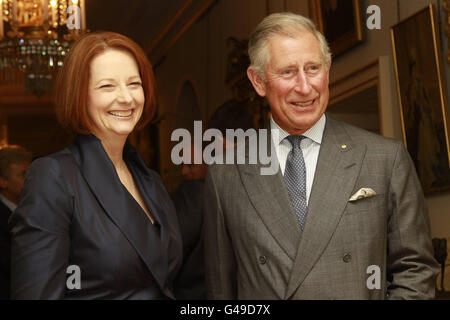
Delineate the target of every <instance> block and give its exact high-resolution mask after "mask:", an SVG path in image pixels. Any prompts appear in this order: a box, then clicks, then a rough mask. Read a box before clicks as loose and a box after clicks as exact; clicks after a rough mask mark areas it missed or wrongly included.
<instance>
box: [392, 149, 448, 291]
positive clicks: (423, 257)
mask: <svg viewBox="0 0 450 320" xmlns="http://www.w3.org/2000/svg"><path fill="white" fill-rule="evenodd" d="M389 197H390V213H391V214H390V217H389V222H388V259H387V272H388V280H390V285H389V286H388V288H387V296H388V298H389V299H430V298H433V297H434V290H435V278H436V275H437V273H438V272H439V268H438V264H437V262H436V261H435V259H434V257H433V247H432V243H431V237H430V223H429V218H428V212H427V208H426V203H425V199H424V196H423V193H422V188H421V185H420V182H419V179H418V177H417V174H416V171H415V169H414V164H413V162H412V160H411V158H410V156H409V154H408V153H407V151H406V150H405V148H404V147H403V145H402V144H401V143H399V145H398V148H397V155H396V159H395V161H394V166H393V170H392V177H391V184H390V191H389Z"/></svg>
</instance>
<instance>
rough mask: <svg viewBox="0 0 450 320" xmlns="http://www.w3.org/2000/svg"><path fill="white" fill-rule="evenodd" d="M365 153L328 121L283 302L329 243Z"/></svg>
mask: <svg viewBox="0 0 450 320" xmlns="http://www.w3.org/2000/svg"><path fill="white" fill-rule="evenodd" d="M365 152H366V147H365V146H361V145H356V144H354V143H353V142H352V140H351V137H350V136H349V135H348V134H347V133H346V131H345V130H344V129H343V128H342V127H341V126H340V125H339V124H338V123H337V122H336V121H334V120H333V119H331V118H329V117H327V123H326V126H325V131H324V136H323V140H322V145H321V147H320V152H319V157H318V160H317V167H316V172H315V175H314V183H313V187H312V190H311V196H310V200H309V204H308V215H307V219H306V224H305V227H304V230H303V233H302V235H301V240H300V243H299V246H298V251H297V256H296V258H295V263H294V267H293V269H292V274H291V278H290V280H289V283H288V287H287V290H286V297H285V298H286V299H289V297H291V296H292V295H293V294H294V293H295V291H296V290H297V288H298V287H299V286H300V285H301V283H302V282H303V280H304V279H305V277H306V276H307V275H308V273H309V272H310V271H311V269H312V268H313V266H314V264H315V263H316V262H317V260H318V259H319V258H320V256H321V255H322V253H323V251H324V250H325V248H326V246H327V244H328V243H329V241H330V239H331V237H332V235H333V233H334V231H335V229H336V227H337V225H338V223H339V220H340V219H341V216H342V214H343V212H344V210H345V207H346V205H347V202H348V199H349V198H350V196H351V192H352V190H353V188H354V185H355V183H356V179H357V177H358V175H359V171H360V168H361V165H362V160H363V158H364V155H365Z"/></svg>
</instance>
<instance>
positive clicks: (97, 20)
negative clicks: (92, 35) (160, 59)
mask: <svg viewBox="0 0 450 320" xmlns="http://www.w3.org/2000/svg"><path fill="white" fill-rule="evenodd" d="M190 2H191V0H114V1H111V0H85V3H86V24H87V28H88V29H90V30H91V31H98V30H103V31H114V32H118V33H122V34H124V35H126V36H128V37H130V38H132V39H133V40H135V41H136V42H137V43H139V44H140V45H141V46H142V47H143V48H144V49H146V48H148V46H149V45H150V44H151V43H152V40H154V39H155V38H156V37H157V36H158V34H159V33H161V32H162V31H163V30H164V28H165V27H166V26H167V25H168V24H169V22H170V21H171V20H172V19H173V18H174V17H175V16H176V15H177V12H178V11H179V10H180V9H182V8H183V6H186V5H189V3H190Z"/></svg>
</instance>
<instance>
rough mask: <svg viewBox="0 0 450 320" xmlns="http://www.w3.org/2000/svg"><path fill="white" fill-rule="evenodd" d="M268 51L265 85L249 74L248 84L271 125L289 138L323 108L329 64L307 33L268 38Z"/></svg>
mask: <svg viewBox="0 0 450 320" xmlns="http://www.w3.org/2000/svg"><path fill="white" fill-rule="evenodd" d="M268 51H269V54H270V59H269V62H268V64H267V67H266V70H265V77H266V79H265V81H264V80H262V79H261V78H260V77H259V76H258V75H257V74H256V73H255V72H252V71H250V70H249V72H248V74H249V77H250V80H251V81H252V83H253V86H254V87H255V90H256V91H257V93H258V94H259V95H260V96H263V97H264V96H265V97H266V98H267V101H268V102H269V105H270V109H271V112H272V117H273V119H274V120H275V122H276V123H277V124H278V125H279V126H280V127H281V128H283V129H284V130H285V131H287V132H288V133H289V134H296V135H299V134H303V133H304V132H305V131H307V130H308V129H310V128H311V127H312V126H313V125H314V124H315V123H316V122H317V121H318V120H319V119H320V117H321V116H322V114H323V113H324V112H325V110H326V108H327V105H328V96H329V92H328V81H329V70H330V64H328V65H326V64H325V62H324V59H323V56H322V51H321V50H320V45H319V42H318V40H317V39H316V38H315V36H314V35H313V34H312V33H310V32H298V33H297V34H296V37H295V38H291V37H288V36H284V35H275V36H272V37H271V38H270V39H269V41H268Z"/></svg>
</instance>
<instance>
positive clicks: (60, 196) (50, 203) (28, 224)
mask: <svg viewBox="0 0 450 320" xmlns="http://www.w3.org/2000/svg"><path fill="white" fill-rule="evenodd" d="M65 185H66V183H65V182H64V180H63V178H62V176H61V169H60V165H59V164H58V162H57V161H56V160H55V159H51V158H42V159H38V160H35V161H34V162H33V163H32V165H31V166H30V168H29V169H28V171H27V175H26V178H25V184H24V188H23V190H22V198H21V202H20V203H19V206H18V207H17V209H16V210H15V211H14V213H13V214H12V216H11V218H10V220H9V227H10V230H11V298H12V299H61V298H63V297H64V292H65V288H66V268H67V266H68V263H69V248H70V238H69V228H70V220H71V214H72V205H71V200H70V199H71V198H70V197H69V195H68V192H67V190H66V186H65Z"/></svg>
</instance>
